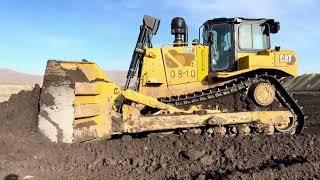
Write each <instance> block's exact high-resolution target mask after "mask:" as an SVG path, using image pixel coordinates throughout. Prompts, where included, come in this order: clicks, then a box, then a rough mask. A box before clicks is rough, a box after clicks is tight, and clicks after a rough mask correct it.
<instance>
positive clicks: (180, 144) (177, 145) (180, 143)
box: [174, 140, 183, 148]
mask: <svg viewBox="0 0 320 180" xmlns="http://www.w3.org/2000/svg"><path fill="white" fill-rule="evenodd" d="M174 146H175V147H176V148H181V147H182V146H183V144H182V142H181V141H180V140H176V141H175V142H174Z"/></svg>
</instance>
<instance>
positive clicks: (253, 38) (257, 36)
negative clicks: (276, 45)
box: [239, 24, 268, 50]
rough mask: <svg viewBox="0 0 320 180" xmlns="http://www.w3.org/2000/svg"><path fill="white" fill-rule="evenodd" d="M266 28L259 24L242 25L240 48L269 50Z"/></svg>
mask: <svg viewBox="0 0 320 180" xmlns="http://www.w3.org/2000/svg"><path fill="white" fill-rule="evenodd" d="M264 32H265V26H260V25H259V24H241V25H240V27H239V47H240V49H245V50H253V49H257V50H258V49H267V48H268V42H267V35H266V34H265V33H264Z"/></svg>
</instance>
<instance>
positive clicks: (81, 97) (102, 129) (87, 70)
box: [38, 60, 120, 143]
mask: <svg viewBox="0 0 320 180" xmlns="http://www.w3.org/2000/svg"><path fill="white" fill-rule="evenodd" d="M108 88H109V89H110V88H114V89H117V88H119V87H118V86H116V85H115V84H114V83H111V82H110V80H109V78H107V77H106V76H105V74H104V72H103V71H102V70H101V69H100V68H99V67H98V66H97V65H96V64H95V63H91V62H67V61H56V60H50V61H48V63H47V68H46V72H45V76H44V81H43V87H42V90H41V95H40V114H39V123H38V126H39V130H40V131H41V132H42V133H43V134H44V135H45V136H47V137H48V138H49V139H50V140H51V141H53V142H63V143H73V142H83V141H88V140H92V139H96V138H108V137H110V136H111V132H112V130H111V116H110V114H111V111H112V103H113V102H111V101H113V100H114V99H115V95H114V94H107V92H110V90H107V89H108ZM119 89H120V88H119Z"/></svg>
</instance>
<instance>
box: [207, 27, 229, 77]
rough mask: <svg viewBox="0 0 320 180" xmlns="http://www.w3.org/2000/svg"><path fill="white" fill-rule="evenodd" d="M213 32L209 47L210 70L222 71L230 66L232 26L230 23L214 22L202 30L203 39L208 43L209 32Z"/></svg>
mask: <svg viewBox="0 0 320 180" xmlns="http://www.w3.org/2000/svg"><path fill="white" fill-rule="evenodd" d="M210 32H212V34H213V45H212V46H211V47H210V54H211V70H212V71H222V70H226V69H228V68H230V64H231V62H232V59H231V58H232V56H231V52H232V34H231V32H232V26H231V25H230V24H215V25H213V26H209V28H207V29H204V31H203V41H204V44H205V45H209V43H208V38H209V34H210Z"/></svg>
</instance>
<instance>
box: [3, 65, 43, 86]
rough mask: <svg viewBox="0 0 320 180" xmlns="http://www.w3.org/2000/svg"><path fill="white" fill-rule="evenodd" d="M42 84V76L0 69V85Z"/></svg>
mask: <svg viewBox="0 0 320 180" xmlns="http://www.w3.org/2000/svg"><path fill="white" fill-rule="evenodd" d="M36 83H38V84H42V76H38V75H32V74H26V73H20V72H17V71H14V70H11V69H2V68H0V84H36Z"/></svg>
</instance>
